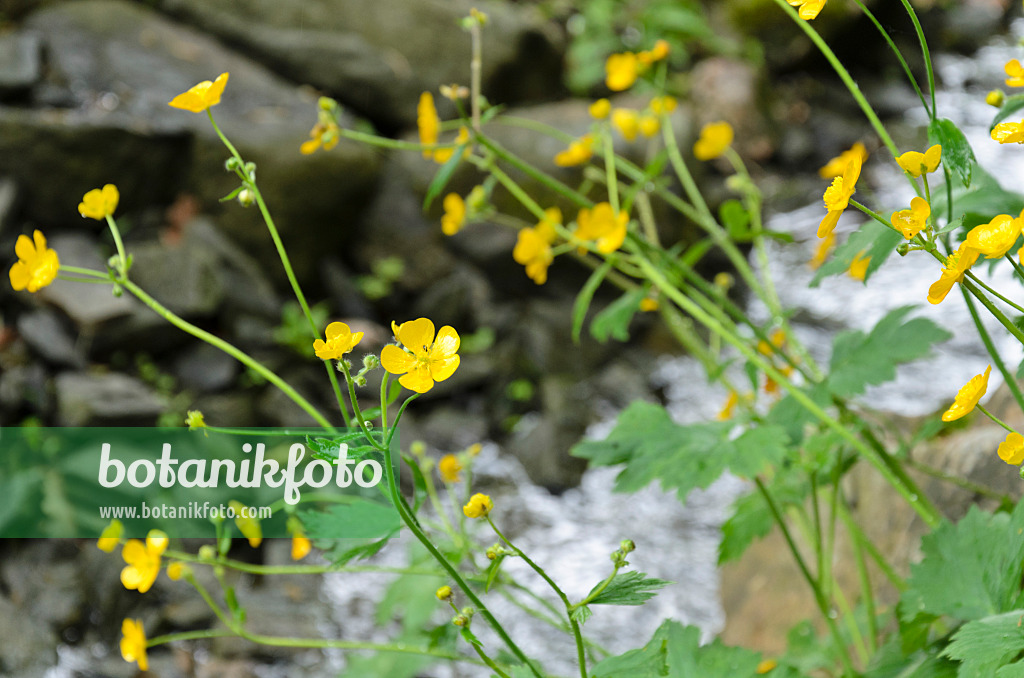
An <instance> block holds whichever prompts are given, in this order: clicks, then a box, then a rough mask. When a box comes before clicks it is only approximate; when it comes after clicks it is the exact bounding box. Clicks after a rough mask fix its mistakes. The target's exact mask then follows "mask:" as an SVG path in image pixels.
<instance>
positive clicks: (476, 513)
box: [462, 492, 494, 518]
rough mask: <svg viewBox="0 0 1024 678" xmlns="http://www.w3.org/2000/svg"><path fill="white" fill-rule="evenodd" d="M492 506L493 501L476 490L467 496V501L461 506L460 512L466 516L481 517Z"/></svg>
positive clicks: (488, 511) (489, 510)
mask: <svg viewBox="0 0 1024 678" xmlns="http://www.w3.org/2000/svg"><path fill="white" fill-rule="evenodd" d="M493 508H494V502H492V501H491V498H490V497H488V496H487V495H486V494H480V493H479V492H478V493H476V494H474V495H473V496H472V497H470V498H469V502H468V503H467V504H466V505H465V506H463V507H462V512H463V513H465V514H466V517H467V518H483V517H484V516H486V515H487V514H488V513H490V512H491V509H493Z"/></svg>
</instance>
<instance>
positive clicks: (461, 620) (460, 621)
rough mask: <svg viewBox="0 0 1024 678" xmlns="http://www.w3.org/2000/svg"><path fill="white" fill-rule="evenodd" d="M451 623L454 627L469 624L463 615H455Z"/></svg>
mask: <svg viewBox="0 0 1024 678" xmlns="http://www.w3.org/2000/svg"><path fill="white" fill-rule="evenodd" d="M452 623H453V624H455V625H456V626H465V625H466V624H468V623H469V617H467V616H466V615H464V614H457V615H455V618H454V619H452Z"/></svg>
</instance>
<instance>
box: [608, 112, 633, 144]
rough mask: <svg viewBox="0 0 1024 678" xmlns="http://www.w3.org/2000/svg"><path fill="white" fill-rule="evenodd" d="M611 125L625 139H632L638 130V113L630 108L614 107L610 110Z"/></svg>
mask: <svg viewBox="0 0 1024 678" xmlns="http://www.w3.org/2000/svg"><path fill="white" fill-rule="evenodd" d="M612 126H613V127H614V128H615V129H617V130H619V133H620V134H621V135H622V137H623V138H624V139H625V140H626V141H634V140H636V135H637V132H639V131H640V114H639V113H637V112H636V111H634V110H633V109H631V108H616V109H615V110H614V111H612Z"/></svg>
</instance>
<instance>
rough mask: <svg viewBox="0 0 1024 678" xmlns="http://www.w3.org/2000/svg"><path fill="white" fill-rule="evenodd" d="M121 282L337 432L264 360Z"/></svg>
mask: <svg viewBox="0 0 1024 678" xmlns="http://www.w3.org/2000/svg"><path fill="white" fill-rule="evenodd" d="M121 285H123V286H124V288H125V289H126V290H128V291H129V292H131V293H132V294H134V295H135V296H136V297H137V298H138V299H139V301H141V302H142V303H144V304H146V306H149V307H150V308H151V309H153V310H154V311H156V313H157V314H158V315H160V316H161V317H162V318H163V319H164V320H166V321H167V322H169V323H171V324H172V325H174V326H175V327H177V328H178V329H181V330H184V331H185V332H188V333H189V334H191V335H192V336H194V337H196V338H197V339H200V340H202V341H205V342H206V343H208V344H210V345H211V346H214V347H216V348H218V349H220V350H221V351H223V352H224V353H227V354H228V355H229V356H231V357H232V358H234V359H235V360H237V361H238V362H240V363H242V364H243V365H245V366H246V367H248V368H250V369H252V370H254V371H255V372H256V373H257V374H259V375H260V376H261V377H263V378H264V379H266V380H267V381H269V382H270V383H271V384H273V385H274V386H276V387H277V388H278V389H280V390H281V392H282V393H284V394H285V395H286V396H288V397H289V398H291V400H292V401H293V402H294V403H295V404H296V405H298V406H299V407H301V408H302V409H303V411H305V412H306V414H308V415H309V416H311V417H312V418H313V419H314V420H316V422H317V423H318V424H319V425H320V426H322V427H323V428H325V429H327V430H329V431H330V432H331V433H335V432H336V430H335V428H334V426H332V425H331V422H330V421H328V419H327V418H326V417H324V415H322V414H321V413H320V412H319V410H317V409H316V408H315V407H314V406H313V405H312V404H310V402H309V401H308V400H306V399H305V398H303V397H302V396H301V395H299V393H298V391H296V390H295V389H294V388H292V387H291V385H289V384H288V383H287V382H285V381H284V380H283V379H281V377H279V376H277V374H275V373H274V372H272V371H270V370H269V369H267V368H266V367H265V366H264V365H263V364H262V363H259V362H257V361H256V360H255V359H253V358H252V357H250V356H249V355H248V354H247V353H244V352H243V351H241V350H240V349H238V348H236V347H235V346H233V345H231V344H229V343H228V342H226V341H224V340H223V339H221V338H220V337H216V336H214V335H212V334H210V333H209V332H207V331H206V330H202V329H200V328H198V327H196V326H195V325H193V324H192V323H190V322H188V321H187V320H184V319H183V318H180V317H178V316H177V315H175V314H174V313H172V312H171V311H169V310H168V309H167V308H166V307H164V306H163V305H162V304H161V303H160V302H158V301H157V300H156V299H154V298H153V297H151V296H149V295H148V294H147V293H146V292H145V291H144V290H143V289H142V288H141V287H139V286H138V285H136V284H135V283H133V282H132V281H131V280H124V281H122V282H121Z"/></svg>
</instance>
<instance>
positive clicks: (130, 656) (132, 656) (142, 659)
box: [121, 619, 149, 671]
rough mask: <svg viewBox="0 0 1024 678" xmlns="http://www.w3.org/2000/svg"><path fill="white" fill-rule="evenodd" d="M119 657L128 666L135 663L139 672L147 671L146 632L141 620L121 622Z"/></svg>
mask: <svg viewBox="0 0 1024 678" xmlns="http://www.w3.org/2000/svg"><path fill="white" fill-rule="evenodd" d="M121 656H122V657H123V658H124V660H125V661H126V662H128V663H129V664H130V663H131V662H136V663H137V664H138V665H139V670H140V671H148V670H149V658H148V657H146V631H145V629H143V628H142V620H141V619H125V620H124V621H123V622H121Z"/></svg>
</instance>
